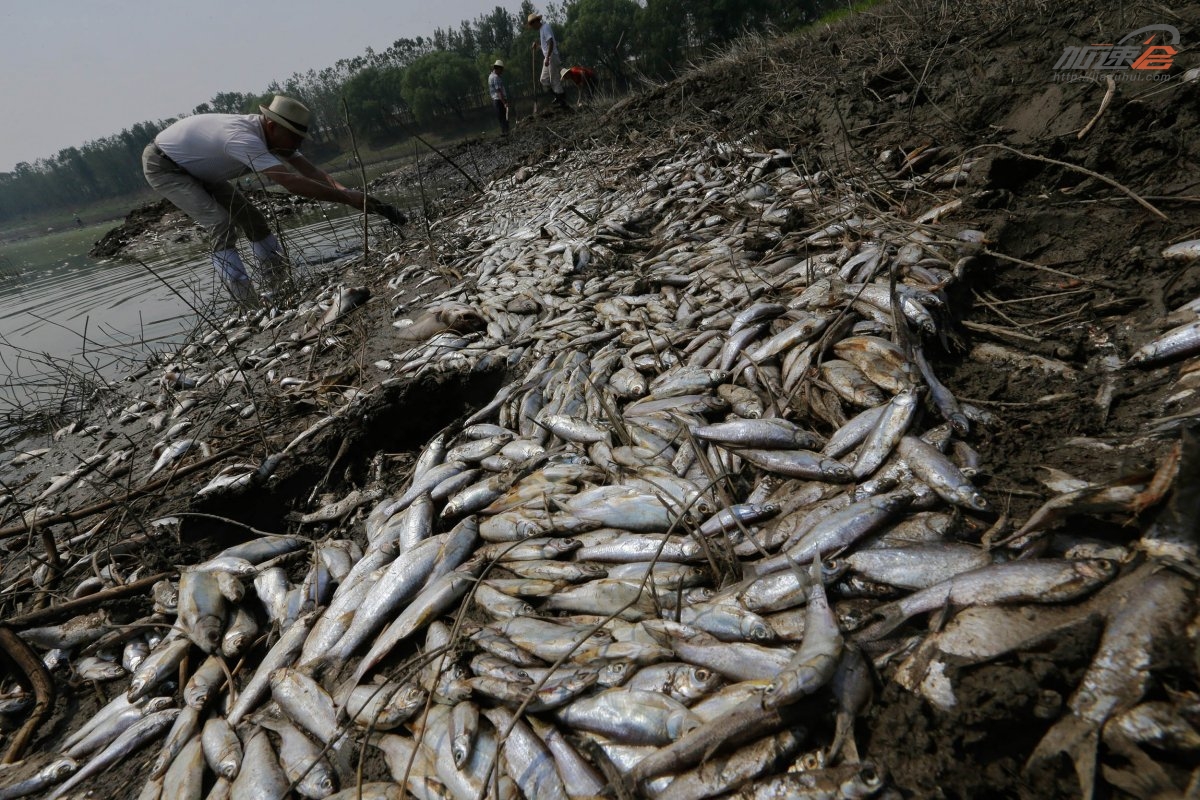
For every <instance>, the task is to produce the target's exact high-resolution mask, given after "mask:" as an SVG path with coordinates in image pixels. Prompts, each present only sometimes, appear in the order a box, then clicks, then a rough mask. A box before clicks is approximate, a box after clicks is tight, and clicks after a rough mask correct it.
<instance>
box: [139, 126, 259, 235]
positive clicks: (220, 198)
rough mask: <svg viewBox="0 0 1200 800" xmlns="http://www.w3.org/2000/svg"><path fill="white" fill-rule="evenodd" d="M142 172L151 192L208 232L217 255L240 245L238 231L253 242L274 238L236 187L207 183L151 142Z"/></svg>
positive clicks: (222, 183) (145, 151)
mask: <svg viewBox="0 0 1200 800" xmlns="http://www.w3.org/2000/svg"><path fill="white" fill-rule="evenodd" d="M142 171H143V172H144V173H145V174H146V182H147V183H149V184H150V188H152V189H154V191H156V192H158V193H159V194H160V195H162V196H163V197H165V198H167V199H168V200H170V201H171V203H172V204H173V205H174V206H175V207H176V208H178V209H179V210H180V211H182V212H183V213H185V214H187V215H188V216H189V217H191V218H192V219H194V220H195V221H196V222H198V223H199V224H200V225H201V226H203V227H204V228H205V229H206V230H207V231H208V232H209V237H210V241H211V245H212V250H213V252H214V253H216V252H219V251H221V250H229V249H232V248H233V247H234V245H235V244H237V238H238V228H241V229H242V231H243V232H244V233H245V234H246V238H247V239H249V240H250V241H251V242H258V241H261V240H263V239H265V238H267V236H269V235H270V234H271V226H270V225H269V224H268V223H267V218H266V217H264V216H263V214H262V212H261V211H259V210H258V209H257V208H255V207H254V205H253V204H252V203H250V201H249V200H247V199H246V196H245V195H244V194H242V193H241V192H240V191H239V190H238V188H237V187H236V186H234V185H233V184H231V183H229V182H228V181H219V182H217V183H208V182H206V181H202V180H200V179H199V178H196V177H194V176H193V175H191V174H190V173H189V172H188V171H187V170H185V169H183V168H182V167H180V166H179V165H178V164H176V163H175V162H174V161H172V160H171V159H169V158H167V157H166V156H165V155H163V154H162V153H161V152H159V150H158V146H157V145H155V144H154V142H151V143H150V144H148V145H146V149H145V150H143V151H142Z"/></svg>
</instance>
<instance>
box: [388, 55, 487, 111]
mask: <svg viewBox="0 0 1200 800" xmlns="http://www.w3.org/2000/svg"><path fill="white" fill-rule="evenodd" d="M480 93H481V89H480V86H479V75H478V73H477V72H476V70H475V65H474V62H473V60H472V59H469V58H467V57H466V56H464V55H461V54H460V53H452V52H448V51H436V52H433V53H430V54H429V55H426V56H421V57H420V58H418V59H417V60H416V61H414V62H413V63H412V66H410V67H409V68H408V69H407V70H405V72H404V96H405V97H406V98H407V99H408V104H409V106H410V107H411V108H412V112H413V116H415V117H416V119H417V121H418V122H419V123H421V124H422V125H427V124H429V123H430V122H432V121H433V120H434V119H435V118H436V117H437V116H439V115H440V114H443V113H445V112H451V113H453V114H455V115H456V116H457V117H459V118H460V119H461V118H462V117H463V115H464V113H465V112H466V110H467V109H468V108H474V107H476V106H478V105H480Z"/></svg>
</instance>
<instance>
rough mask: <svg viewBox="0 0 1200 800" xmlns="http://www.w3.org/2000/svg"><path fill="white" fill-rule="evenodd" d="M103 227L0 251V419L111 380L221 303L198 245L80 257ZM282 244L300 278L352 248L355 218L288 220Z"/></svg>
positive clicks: (357, 239) (357, 228)
mask: <svg viewBox="0 0 1200 800" xmlns="http://www.w3.org/2000/svg"><path fill="white" fill-rule="evenodd" d="M111 227H112V225H111V224H105V225H97V226H90V227H83V228H71V229H68V230H60V231H52V232H48V233H47V234H46V235H44V236H41V237H38V238H35V239H27V240H24V241H20V242H15V243H5V244H0V420H2V419H3V418H4V417H6V416H9V414H10V413H12V412H13V411H14V409H18V410H19V409H21V408H27V407H29V406H30V405H31V404H33V405H38V406H43V405H47V404H53V403H55V402H56V401H57V400H58V399H59V398H60V397H61V396H62V395H63V393H64V392H65V391H67V390H68V388H69V387H71V386H79V385H81V384H84V383H86V382H88V381H92V380H97V379H101V378H102V379H105V380H111V379H113V378H119V377H121V376H122V375H123V374H124V373H125V372H126V371H127V370H128V368H129V367H130V365H132V364H135V363H140V362H141V361H143V360H144V359H145V358H146V356H147V355H148V354H149V353H150V352H151V351H152V350H162V349H165V348H166V347H168V346H170V345H172V344H177V343H178V342H180V341H181V340H182V338H183V337H184V335H185V334H186V332H187V331H189V330H191V329H192V327H193V326H194V324H195V322H196V320H197V314H196V309H198V308H205V307H211V306H212V300H213V298H214V297H218V298H222V299H223V298H224V297H225V293H224V289H223V288H221V287H220V286H219V285H218V284H217V280H216V275H215V272H214V270H213V267H212V263H211V262H210V260H209V257H208V254H207V251H206V250H205V249H204V248H202V247H198V246H195V245H166V246H164V248H163V249H162V250H161V251H160V252H157V253H156V254H154V255H152V256H150V257H147V258H145V259H143V260H141V261H140V262H131V261H97V260H95V259H92V258H90V257H88V255H87V251H88V249H90V247H91V246H92V243H93V242H95V241H96V240H97V239H99V238H100V237H102V236H103V235H104V234H105V233H106V232H107V231H108V230H109V228H111ZM285 238H286V240H287V242H288V245H289V249H290V252H291V253H292V254H293V258H294V259H295V260H296V261H297V262H298V264H299V266H298V268H299V269H300V270H301V271H303V270H305V269H309V268H311V265H314V264H319V263H321V262H324V261H328V260H329V259H331V258H334V257H337V256H338V255H340V254H343V253H347V252H353V251H356V250H360V249H361V219H360V218H359V217H356V216H342V217H339V218H327V217H324V216H323V215H320V214H317V215H316V216H315V219H313V218H308V219H303V220H298V221H296V222H293V223H292V227H290V228H289V229H288V230H287V231H286V232H285ZM247 255H248V254H247ZM247 261H248V263H252V261H253V260H252V259H249V258H247Z"/></svg>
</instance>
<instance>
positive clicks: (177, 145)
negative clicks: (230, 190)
mask: <svg viewBox="0 0 1200 800" xmlns="http://www.w3.org/2000/svg"><path fill="white" fill-rule="evenodd" d="M154 143H155V144H156V145H158V149H160V150H162V151H163V152H164V153H166V154H167V157H168V158H170V159H171V160H172V161H174V162H175V163H176V164H178V165H179V166H181V167H183V168H184V169H185V170H187V171H188V172H189V173H191V174H192V175H194V176H195V177H197V178H199V179H200V180H202V181H207V182H209V183H216V182H218V181H227V180H230V179H232V178H236V177H238V176H239V175H245V174H246V173H247V172H261V171H263V170H264V169H269V168H271V167H277V166H281V165H282V164H283V162H282V161H280V160H279V158H277V157H276V156H274V155H272V154H271V153H270V152H269V151H268V150H267V139H266V135H265V134H264V132H263V127H262V117H260V116H259V115H258V114H196V115H194V116H191V117H184V118H183V119H181V120H179V121H178V122H175V123H172V124H171V125H169V126H168V127H167V128H166V129H165V130H163V131H162V132H161V133H159V134H158V136H156V137H154Z"/></svg>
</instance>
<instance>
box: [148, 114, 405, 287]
mask: <svg viewBox="0 0 1200 800" xmlns="http://www.w3.org/2000/svg"><path fill="white" fill-rule="evenodd" d="M259 111H260V112H261V113H259V114H196V115H195V116H191V117H184V118H183V119H181V120H179V121H178V122H175V123H173V124H171V125H169V126H168V127H167V128H166V129H164V130H163V131H162V132H161V133H159V134H158V136H156V137H155V138H154V141H152V142H150V144H148V145H146V149H145V150H143V151H142V170H143V172H144V173H145V175H146V182H147V183H149V184H150V186H151V188H153V189H154V190H155V191H156V192H158V193H159V194H160V195H162V196H163V197H165V198H167V199H168V200H170V201H171V203H173V204H174V205H175V206H176V207H178V208H179V209H180V210H181V211H183V212H184V213H186V214H187V215H188V216H189V217H191V218H192V219H194V220H195V221H196V222H198V223H199V224H200V225H202V226H203V227H204V228H206V229H207V230H208V232H209V235H210V237H211V244H212V261H213V266H214V267H216V270H217V274H218V275H219V276H220V278H221V280H222V281H223V282H224V284H225V286H226V288H228V290H229V293H230V294H231V295H232V296H233V298H234V299H235V300H236V301H238V302H239V303H242V304H244V305H253V304H255V302H256V301H257V298H256V296H255V293H254V288H253V285H252V284H251V282H250V277H249V275H247V274H246V268H245V266H244V265H243V264H242V259H241V256H240V255H238V251H237V249H236V247H235V245H236V243H237V238H238V229H239V228H240V229H241V230H242V231H243V232H244V233H245V234H246V236H247V238H249V239H250V247H251V249H252V250H253V251H254V257H255V260H256V261H257V262H258V266H259V270H260V276H261V279H262V280H263V281H264V282H266V283H267V284H268V285H270V286H272V287H277V286H278V285H279V284H280V283H281V282H282V281H283V279H284V278H286V277H287V274H288V265H287V262H286V260H285V258H284V256H283V250H282V248H281V247H280V245H279V239H278V238H277V237H276V236H275V234H274V233H272V232H271V228H270V225H268V223H267V219H266V217H264V216H263V214H262V212H261V211H259V210H258V209H257V208H255V207H254V206H253V205H252V204H251V203H250V201H249V200H247V199H246V196H245V195H244V194H243V193H242V191H241V190H240V189H239V187H238V186H237V185H236V184H234V183H230V181H231V180H235V179H237V178H238V177H239V176H242V175H246V174H248V173H255V174H257V175H258V176H259V177H260V179H261V178H268V179H270V180H272V181H274V182H275V183H277V184H279V185H280V186H282V187H283V188H284V189H287V190H288V191H289V192H291V193H292V194H296V195H300V196H302V197H311V198H312V199H314V200H327V201H329V202H332V203H341V204H343V205H347V206H350V207H351V208H357V209H362V208H364V207H365V208H366V210H367V211H368V212H370V213H372V214H378V215H380V216H382V217H384V218H386V219H387V220H388V221H390V222H392V223H393V224H396V225H402V224H404V223H405V222H406V221H407V220H406V219H405V217H404V214H403V213H401V212H400V211H399V210H398V209H397V208H395V207H394V206H390V205H388V204H387V203H383V202H381V201H379V200H377V199H375V198H373V197H370V196H368V195H367V194H365V193H364V192H361V191H359V190H357V189H349V188H347V187H345V186H343V185H342V184H340V183H338V182H337V181H336V180H334V179H333V178H332V177H330V176H329V175H328V174H327V173H325V172H323V171H322V170H320V169H318V168H317V167H316V166H314V165H313V164H312V162H310V161H309V160H308V159H307V158H305V157H304V156H303V155H301V154H300V151H299V149H298V148H299V147H300V144H301V142H303V141H304V137H305V136H306V135H307V134H308V124H309V117H310V115H309V110H308V108H307V107H306V106H305V105H303V104H302V103H300V102H299V101H298V100H293V99H292V98H290V97H283V96H281V95H276V96H275V97H274V99H272V100H271V104H270V105H269V106H259Z"/></svg>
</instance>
